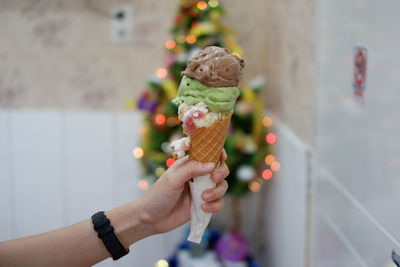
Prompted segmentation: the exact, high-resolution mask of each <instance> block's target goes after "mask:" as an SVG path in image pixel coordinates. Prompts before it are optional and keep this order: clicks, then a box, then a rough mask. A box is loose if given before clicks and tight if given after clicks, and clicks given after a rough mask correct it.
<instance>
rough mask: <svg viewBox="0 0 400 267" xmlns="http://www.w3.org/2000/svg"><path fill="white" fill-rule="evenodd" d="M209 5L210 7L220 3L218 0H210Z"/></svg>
mask: <svg viewBox="0 0 400 267" xmlns="http://www.w3.org/2000/svg"><path fill="white" fill-rule="evenodd" d="M208 5H209V6H210V7H217V6H218V5H219V3H218V1H217V0H210V1H208Z"/></svg>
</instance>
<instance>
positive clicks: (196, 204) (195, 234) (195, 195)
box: [188, 174, 215, 243]
mask: <svg viewBox="0 0 400 267" xmlns="http://www.w3.org/2000/svg"><path fill="white" fill-rule="evenodd" d="M189 185H190V192H191V195H192V204H191V206H190V215H191V223H190V234H189V237H188V240H189V241H192V242H195V243H200V242H201V238H202V237H203V233H204V230H205V229H206V228H207V225H208V223H209V222H210V219H211V215H212V213H208V212H205V211H204V210H203V209H202V208H201V205H202V204H203V203H204V202H205V201H204V200H203V198H202V197H201V194H202V193H203V192H204V190H206V189H210V188H214V187H215V183H214V182H213V181H212V180H211V174H206V175H203V176H198V177H194V178H193V182H189Z"/></svg>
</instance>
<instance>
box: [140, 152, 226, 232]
mask: <svg viewBox="0 0 400 267" xmlns="http://www.w3.org/2000/svg"><path fill="white" fill-rule="evenodd" d="M226 158H227V155H226V152H225V150H224V151H223V153H222V154H221V164H220V166H219V167H218V168H217V169H215V170H214V171H213V172H212V175H211V179H212V180H213V181H214V182H215V183H216V187H215V188H211V189H208V190H205V191H204V192H203V194H202V197H203V199H204V201H206V203H204V205H203V207H202V208H203V210H204V211H206V212H211V213H215V212H218V211H220V210H221V209H222V207H223V203H224V200H223V199H222V196H223V195H224V194H225V193H226V190H227V189H228V183H227V182H226V181H225V178H226V177H227V176H228V174H229V170H228V167H227V166H226V164H225V160H226ZM214 168H215V164H214V163H201V162H197V161H190V160H189V158H188V156H186V157H183V158H182V159H179V160H177V161H176V162H175V163H174V164H173V165H172V166H171V167H170V168H169V169H168V170H167V171H166V172H165V173H164V174H163V175H162V176H161V177H160V178H159V179H158V180H157V182H156V183H155V184H154V185H153V186H152V187H151V188H150V190H149V191H148V192H147V193H146V194H144V195H143V196H142V197H141V198H139V199H138V200H137V201H136V203H137V204H138V205H139V208H138V211H139V213H140V215H139V216H140V220H141V221H142V222H143V223H144V224H147V225H150V226H151V228H152V231H153V232H154V233H155V234H158V233H164V232H168V231H171V230H173V229H175V228H176V227H178V226H180V225H182V224H184V223H186V222H188V221H189V220H190V190H189V185H188V183H187V182H188V181H189V180H190V179H191V178H193V177H196V176H200V175H204V174H207V173H209V172H211V171H212V170H213V169H214Z"/></svg>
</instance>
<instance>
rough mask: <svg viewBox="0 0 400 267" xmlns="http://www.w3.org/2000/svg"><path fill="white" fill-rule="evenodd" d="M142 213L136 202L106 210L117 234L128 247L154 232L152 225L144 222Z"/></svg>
mask: <svg viewBox="0 0 400 267" xmlns="http://www.w3.org/2000/svg"><path fill="white" fill-rule="evenodd" d="M140 214H141V211H140V208H139V207H138V205H136V203H135V202H131V203H129V204H126V205H124V206H122V207H119V208H116V209H113V210H110V211H107V212H106V215H107V217H108V218H109V219H110V221H111V224H112V225H113V227H114V232H115V234H116V236H117V237H118V239H119V241H120V242H121V243H122V245H123V246H124V247H125V248H126V249H128V248H129V246H130V245H132V244H133V243H135V242H137V241H139V240H141V239H143V238H145V237H147V236H150V235H152V234H154V233H153V231H152V227H151V226H150V225H147V224H145V223H143V221H142V220H141V218H140Z"/></svg>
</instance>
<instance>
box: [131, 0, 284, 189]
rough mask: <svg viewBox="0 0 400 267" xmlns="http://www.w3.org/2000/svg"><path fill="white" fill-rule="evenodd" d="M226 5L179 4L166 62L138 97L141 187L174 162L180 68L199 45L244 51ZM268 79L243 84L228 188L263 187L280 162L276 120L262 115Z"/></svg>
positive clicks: (188, 0)
mask: <svg viewBox="0 0 400 267" xmlns="http://www.w3.org/2000/svg"><path fill="white" fill-rule="evenodd" d="M223 12H224V10H223V8H222V7H221V4H220V3H219V2H218V1H217V0H209V1H198V0H182V1H181V2H180V5H179V9H178V12H177V15H176V17H175V19H174V25H173V27H172V29H171V35H172V38H171V39H170V40H167V41H166V42H165V49H166V50H167V55H166V60H165V67H162V68H159V69H158V70H157V71H156V74H155V76H154V77H153V78H152V79H151V80H149V82H148V88H146V90H145V91H144V93H143V94H142V95H141V97H140V99H139V100H138V103H137V107H138V108H139V109H140V110H143V111H145V114H146V115H145V120H144V126H143V128H142V129H141V132H142V134H143V138H142V144H141V147H137V148H135V149H134V151H133V154H134V156H135V157H136V158H140V159H141V162H142V164H143V167H144V170H145V174H144V175H143V177H142V179H141V180H140V181H139V183H138V186H139V188H141V189H142V190H146V189H147V187H148V184H149V183H152V182H154V181H155V180H156V179H157V178H158V177H160V176H161V175H162V174H163V172H164V171H165V170H166V169H167V168H168V167H170V166H171V165H172V164H173V163H174V161H175V160H174V159H173V158H172V157H171V155H170V154H169V152H170V151H169V143H170V142H171V141H172V140H175V139H178V138H180V137H181V134H182V129H181V125H180V121H179V119H178V117H177V107H176V106H175V105H173V104H172V103H171V100H172V99H173V98H174V97H175V96H176V93H177V89H178V85H179V82H180V80H181V72H182V71H183V70H184V69H185V67H186V64H187V61H188V60H189V58H190V57H192V56H193V55H194V54H195V53H196V52H198V51H199V50H200V49H202V48H204V47H206V46H209V45H216V46H220V47H227V48H229V49H230V50H231V51H232V52H233V53H237V54H238V55H242V50H241V48H240V46H239V45H238V44H237V43H236V42H235V40H234V38H233V35H234V34H233V31H232V30H230V29H228V28H226V27H224V26H223V25H222V23H221V16H222V15H223ZM263 85H264V83H263V81H262V79H260V78H258V79H255V80H254V81H253V82H252V83H251V85H250V86H247V87H244V88H241V94H240V96H239V98H238V101H237V104H236V107H235V110H234V114H233V116H232V121H231V126H230V134H229V135H228V137H227V140H226V145H225V149H226V152H227V154H228V155H229V157H228V160H227V164H228V166H229V169H230V175H229V177H228V178H227V181H228V183H229V192H230V193H231V194H234V195H243V194H246V193H248V192H249V191H253V192H257V191H259V190H260V188H261V185H262V182H263V180H268V179H271V178H272V176H273V173H274V172H276V171H278V170H279V168H280V166H279V162H278V161H277V160H276V157H275V155H274V154H273V153H272V146H273V144H274V143H275V142H276V139H277V137H276V134H275V133H273V132H271V126H272V119H271V118H270V117H264V116H263V112H264V111H263V110H264V108H263V105H262V103H261V101H260V98H261V96H260V93H261V90H262V87H263Z"/></svg>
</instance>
